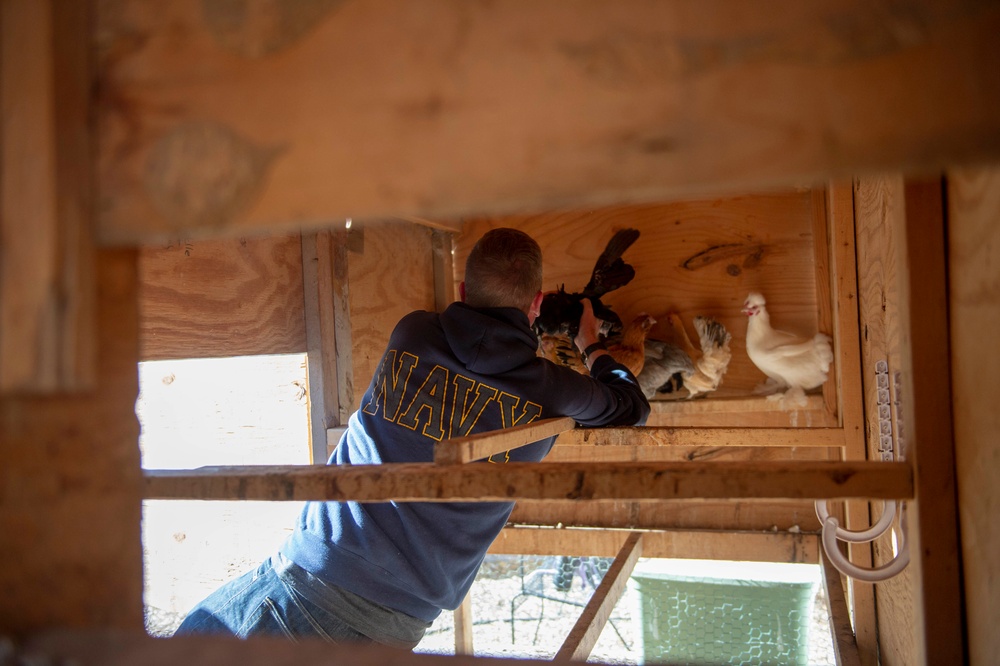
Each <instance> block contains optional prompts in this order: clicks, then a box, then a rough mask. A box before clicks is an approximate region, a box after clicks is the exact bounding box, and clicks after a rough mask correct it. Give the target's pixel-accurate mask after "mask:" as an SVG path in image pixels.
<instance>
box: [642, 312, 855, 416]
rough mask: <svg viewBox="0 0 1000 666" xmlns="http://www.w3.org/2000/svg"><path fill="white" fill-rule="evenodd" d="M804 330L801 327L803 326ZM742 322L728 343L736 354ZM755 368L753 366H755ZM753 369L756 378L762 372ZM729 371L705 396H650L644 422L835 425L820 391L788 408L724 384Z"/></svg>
mask: <svg viewBox="0 0 1000 666" xmlns="http://www.w3.org/2000/svg"><path fill="white" fill-rule="evenodd" d="M803 330H804V329H803ZM745 332H746V323H745V322H743V323H742V326H741V327H740V328H738V329H737V331H736V333H737V335H738V338H739V339H737V340H735V341H734V342H733V343H732V344H733V346H734V347H735V349H736V350H737V351H736V356H737V357H739V356H742V355H743V354H745V349H746V347H745V345H746V343H745V342H744V340H743V335H744V334H745ZM755 370H756V368H755ZM756 372H757V375H756V377H757V379H758V380H759V381H762V380H760V378H761V377H763V374H762V373H760V371H756ZM728 378H729V372H728V371H727V372H726V378H724V379H723V386H721V387H720V388H719V390H717V391H716V392H714V393H712V394H710V395H709V396H708V397H707V398H703V399H699V400H676V399H674V400H669V399H668V400H664V399H660V398H654V399H653V400H650V402H649V404H650V407H651V408H652V413H651V414H650V415H649V419H647V420H646V425H650V426H663V427H684V426H698V427H702V428H706V427H708V428H717V427H738V428H740V427H741V428H775V427H779V428H780V427H786V426H789V427H794V428H836V427H838V426H839V423H838V420H837V415H836V414H835V413H832V412H830V410H829V409H828V408H827V406H826V404H825V403H824V399H823V395H822V394H819V393H811V394H809V395H807V396H806V405H805V406H804V407H798V408H796V409H788V408H787V407H786V406H785V405H783V404H782V403H781V401H778V400H768V399H767V397H766V396H754V395H747V394H746V392H745V391H735V390H732V389H729V388H727V387H728V386H729V384H730V381H729V380H728Z"/></svg>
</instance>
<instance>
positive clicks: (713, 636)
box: [633, 563, 817, 666]
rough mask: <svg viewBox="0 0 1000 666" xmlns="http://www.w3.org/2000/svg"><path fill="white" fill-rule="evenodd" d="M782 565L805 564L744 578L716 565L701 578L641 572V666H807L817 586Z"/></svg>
mask: <svg viewBox="0 0 1000 666" xmlns="http://www.w3.org/2000/svg"><path fill="white" fill-rule="evenodd" d="M779 566H783V567H789V566H791V567H797V566H802V565H775V566H771V567H764V568H761V567H759V565H752V566H748V567H746V568H745V569H744V570H743V571H742V573H741V572H740V571H739V569H738V568H737V569H735V570H734V569H733V568H726V567H724V566H721V565H720V563H715V565H714V566H713V565H709V566H708V567H705V568H703V569H702V572H703V574H704V575H689V574H691V573H692V572H693V571H694V569H691V568H684V567H682V568H679V569H675V570H674V571H671V570H669V568H660V569H659V570H657V569H655V568H653V569H650V568H649V567H647V568H646V569H645V570H640V569H639V568H638V567H637V571H636V572H634V573H633V580H634V581H635V583H636V585H637V588H638V591H639V595H638V598H639V601H638V605H639V608H638V615H639V618H640V624H641V626H642V631H641V633H640V640H641V641H642V649H641V653H642V655H643V659H644V663H647V664H659V663H662V664H699V665H700V664H705V665H708V664H711V665H713V666H715V665H718V664H733V665H740V664H746V665H748V666H749V665H758V664H793V665H799V664H801V665H802V666H806V665H807V664H808V660H809V625H810V617H811V615H812V603H813V599H814V598H815V591H816V584H817V582H816V579H815V578H814V574H813V573H812V572H811V571H810V570H807V569H796V568H792V569H784V570H782V569H780V568H777V567H779ZM713 569H714V570H715V571H713ZM716 573H718V574H719V577H715V576H714V575H713V574H716Z"/></svg>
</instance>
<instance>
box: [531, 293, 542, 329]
mask: <svg viewBox="0 0 1000 666" xmlns="http://www.w3.org/2000/svg"><path fill="white" fill-rule="evenodd" d="M544 298H545V294H543V293H542V292H540V291H539V292H538V293H537V294H535V300H533V301H531V307H529V308H528V323H529V324H534V323H535V318H536V317H538V315H539V314H541V312H542V299H544Z"/></svg>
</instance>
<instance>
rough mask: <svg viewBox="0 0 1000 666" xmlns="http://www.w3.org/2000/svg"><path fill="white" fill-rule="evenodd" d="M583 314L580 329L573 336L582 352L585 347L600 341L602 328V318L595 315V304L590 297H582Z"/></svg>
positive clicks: (574, 341)
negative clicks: (592, 303) (599, 335)
mask: <svg viewBox="0 0 1000 666" xmlns="http://www.w3.org/2000/svg"><path fill="white" fill-rule="evenodd" d="M580 302H581V303H582V304H583V314H581V315H580V330H579V332H578V333H577V334H576V337H575V338H573V343H574V344H575V345H576V347H577V349H579V350H580V352H581V353H582V352H583V350H584V349H586V348H587V347H589V346H590V345H592V344H594V343H595V342H599V341H600V338H599V337H598V332H599V331H600V330H601V320H600V319H598V318H597V317H595V316H594V306H593V305H591V303H590V299H589V298H584V299H581V300H580Z"/></svg>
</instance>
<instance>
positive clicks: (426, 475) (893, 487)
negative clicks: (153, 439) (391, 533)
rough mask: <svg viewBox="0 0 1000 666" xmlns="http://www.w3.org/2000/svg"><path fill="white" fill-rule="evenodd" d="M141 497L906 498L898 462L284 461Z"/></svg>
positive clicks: (158, 483) (180, 481)
mask: <svg viewBox="0 0 1000 666" xmlns="http://www.w3.org/2000/svg"><path fill="white" fill-rule="evenodd" d="M144 477H145V487H144V493H143V496H144V497H145V499H217V500H223V499H225V500H269V501H283V500H291V501H294V500H335V501H344V500H356V501H360V502H375V501H384V500H389V499H392V500H395V501H402V502H415V501H422V502H449V501H463V502H477V501H485V502H489V501H502V500H573V501H606V500H635V501H658V500H665V499H699V498H715V499H755V500H768V499H776V500H780V499H847V498H875V499H912V497H913V470H912V469H911V467H910V466H909V465H908V464H907V463H886V462H875V463H871V462H851V463H839V462H822V463H806V462H797V463H786V462H775V463H725V462H715V463H657V462H646V463H631V462H628V463H507V464H504V465H490V464H473V465H435V464H433V463H405V464H391V465H390V464H385V465H349V466H343V467H340V466H328V465H305V466H302V465H285V466H265V465H261V466H241V467H202V468H199V469H195V470H147V471H145V473H144Z"/></svg>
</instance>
